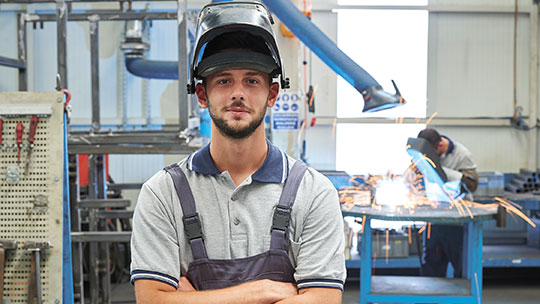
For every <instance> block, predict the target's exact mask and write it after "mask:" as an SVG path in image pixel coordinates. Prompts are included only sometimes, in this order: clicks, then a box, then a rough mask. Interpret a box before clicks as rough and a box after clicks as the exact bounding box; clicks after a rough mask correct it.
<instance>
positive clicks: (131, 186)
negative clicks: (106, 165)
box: [107, 183, 143, 190]
mask: <svg viewBox="0 0 540 304" xmlns="http://www.w3.org/2000/svg"><path fill="white" fill-rule="evenodd" d="M142 185H143V184H141V183H125V184H109V185H108V186H107V187H108V189H111V190H125V189H132V190H139V189H141V188H142Z"/></svg>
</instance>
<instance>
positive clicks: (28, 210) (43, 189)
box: [0, 92, 64, 304]
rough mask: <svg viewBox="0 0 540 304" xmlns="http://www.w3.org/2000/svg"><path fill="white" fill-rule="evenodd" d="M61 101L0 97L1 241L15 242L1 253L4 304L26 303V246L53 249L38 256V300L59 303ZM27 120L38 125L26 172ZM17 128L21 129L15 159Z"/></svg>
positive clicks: (46, 96) (58, 96)
mask: <svg viewBox="0 0 540 304" xmlns="http://www.w3.org/2000/svg"><path fill="white" fill-rule="evenodd" d="M63 101H64V97H63V93H56V92H51V93H49V92H47V93H32V92H15V93H0V118H2V120H3V130H2V142H3V145H2V146H1V148H0V240H15V241H17V242H18V244H17V249H16V250H9V251H6V265H5V274H4V278H5V279H4V290H3V293H4V301H6V300H8V301H9V302H8V303H12V304H16V303H27V302H28V298H27V297H28V292H29V290H28V286H29V281H30V267H31V261H32V253H31V252H30V251H29V250H28V249H25V248H23V246H24V245H25V243H26V244H28V242H29V241H35V242H50V244H51V245H52V248H49V249H46V250H44V251H42V253H41V259H40V270H41V271H40V277H41V288H40V289H41V295H42V301H43V303H49V304H59V303H62V199H63V192H62V184H63V182H62V179H63V176H62V165H63V144H64V138H63V127H64V126H63V124H64V121H63V119H64V105H63ZM21 113H23V114H24V115H18V114H21ZM32 115H38V124H37V128H36V134H35V140H34V148H33V149H32V152H31V154H30V158H29V160H30V162H29V166H28V171H27V170H26V161H27V155H28V154H27V152H28V150H29V142H28V133H29V130H30V120H31V117H32ZM19 123H21V124H22V126H23V127H24V129H23V136H22V145H21V150H20V159H19V157H18V155H17V153H18V148H17V144H16V139H17V132H16V129H17V125H18V124H19ZM17 171H18V173H17Z"/></svg>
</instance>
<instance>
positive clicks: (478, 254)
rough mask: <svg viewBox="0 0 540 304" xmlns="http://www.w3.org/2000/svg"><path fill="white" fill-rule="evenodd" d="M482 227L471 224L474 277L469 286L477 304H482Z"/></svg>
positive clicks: (480, 222)
mask: <svg viewBox="0 0 540 304" xmlns="http://www.w3.org/2000/svg"><path fill="white" fill-rule="evenodd" d="M482 226H483V222H482V221H475V222H473V223H472V227H473V232H472V233H473V238H474V239H473V242H474V247H473V248H472V251H473V252H472V256H473V268H474V275H473V278H472V279H471V281H473V282H474V284H471V285H472V286H471V293H472V295H473V297H474V298H475V299H476V300H477V302H476V303H477V304H482V279H483V277H482V241H483V236H482Z"/></svg>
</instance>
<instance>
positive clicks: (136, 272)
mask: <svg viewBox="0 0 540 304" xmlns="http://www.w3.org/2000/svg"><path fill="white" fill-rule="evenodd" d="M165 178H168V176H167V175H166V173H164V172H163V171H162V172H160V173H158V174H156V175H155V176H154V177H152V178H151V179H150V180H149V181H148V182H146V183H145V184H144V185H143V187H142V189H141V192H140V194H139V199H138V201H137V205H136V207H135V212H134V215H133V231H132V234H131V280H130V281H131V283H132V284H133V283H134V282H135V281H136V280H139V279H149V280H155V281H160V282H163V283H166V284H169V285H171V286H173V287H175V288H177V287H178V280H179V279H180V254H179V245H178V239H177V233H176V226H175V216H174V213H173V210H172V207H171V204H170V203H168V202H167V200H166V199H165V198H164V196H163V195H162V192H160V191H156V190H155V189H156V187H152V185H154V184H155V183H156V180H157V182H160V181H162V180H164V179H165ZM162 183H164V184H166V183H165V182H162ZM171 183H172V182H171ZM167 185H168V184H167Z"/></svg>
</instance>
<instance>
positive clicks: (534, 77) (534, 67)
mask: <svg viewBox="0 0 540 304" xmlns="http://www.w3.org/2000/svg"><path fill="white" fill-rule="evenodd" d="M529 28H530V30H529V37H530V42H529V48H530V52H529V53H530V62H529V126H530V127H531V129H530V130H529V153H527V154H528V156H529V158H528V162H527V163H528V167H529V169H530V170H534V171H536V169H537V157H538V129H537V128H535V126H536V125H537V119H538V4H537V3H535V2H533V3H531V10H530V16H529Z"/></svg>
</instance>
